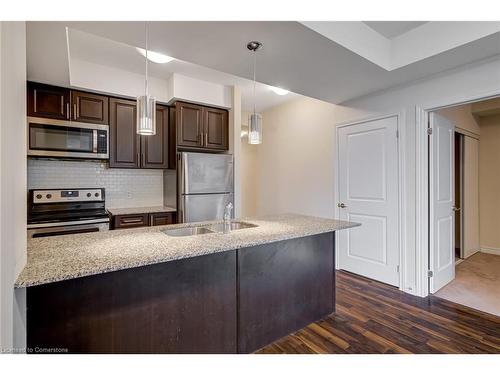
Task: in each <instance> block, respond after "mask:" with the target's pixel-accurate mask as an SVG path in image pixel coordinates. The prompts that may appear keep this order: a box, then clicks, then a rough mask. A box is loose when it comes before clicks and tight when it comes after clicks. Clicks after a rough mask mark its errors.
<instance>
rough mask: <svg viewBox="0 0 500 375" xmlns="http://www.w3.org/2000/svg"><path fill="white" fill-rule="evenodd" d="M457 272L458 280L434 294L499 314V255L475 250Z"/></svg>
mask: <svg viewBox="0 0 500 375" xmlns="http://www.w3.org/2000/svg"><path fill="white" fill-rule="evenodd" d="M455 272H456V274H455V280H453V281H452V282H451V283H449V284H448V285H446V286H445V287H444V288H442V289H441V290H439V291H438V292H437V293H436V294H435V296H437V297H440V298H444V299H447V300H449V301H452V302H456V303H460V304H462V305H465V306H469V307H472V308H474V309H477V310H480V311H484V312H487V313H490V314H495V315H498V316H500V256H498V255H493V254H486V253H476V254H474V255H472V256H471V257H469V258H467V259H466V260H464V261H463V262H460V263H459V264H458V265H457V266H456V268H455Z"/></svg>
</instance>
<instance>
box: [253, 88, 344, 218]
mask: <svg viewBox="0 0 500 375" xmlns="http://www.w3.org/2000/svg"><path fill="white" fill-rule="evenodd" d="M262 118H263V122H262V123H263V142H262V144H261V145H258V146H256V147H257V170H256V176H257V213H258V214H259V215H265V214H274V213H285V212H293V213H299V214H305V215H315V216H322V217H330V218H331V217H333V216H334V209H333V207H334V203H333V199H334V197H333V183H334V181H333V171H334V170H333V164H334V158H333V157H334V149H335V147H334V124H335V105H333V104H330V103H326V102H322V101H320V100H316V99H312V98H305V97H304V98H299V99H295V100H292V101H289V102H286V103H285V104H281V105H279V106H277V107H274V108H272V109H270V110H268V111H265V112H263V113H262Z"/></svg>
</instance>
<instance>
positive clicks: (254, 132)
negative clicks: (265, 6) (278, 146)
mask: <svg viewBox="0 0 500 375" xmlns="http://www.w3.org/2000/svg"><path fill="white" fill-rule="evenodd" d="M247 48H248V49H249V50H250V51H252V52H253V113H252V114H250V116H248V143H249V144H251V145H260V144H261V143H262V116H261V115H260V114H259V113H257V109H256V104H255V85H256V82H257V81H256V76H257V55H256V52H257V51H258V50H259V49H261V48H262V43H261V42H257V41H252V42H248V44H247Z"/></svg>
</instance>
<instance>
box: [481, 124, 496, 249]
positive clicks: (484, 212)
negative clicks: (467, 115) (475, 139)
mask: <svg viewBox="0 0 500 375" xmlns="http://www.w3.org/2000/svg"><path fill="white" fill-rule="evenodd" d="M499 166H500V115H496V116H487V117H481V144H480V147H479V221H480V223H481V225H480V235H479V238H480V243H481V249H482V250H485V251H488V250H490V251H493V252H495V253H497V254H500V231H499V223H500V172H499V171H500V167H499Z"/></svg>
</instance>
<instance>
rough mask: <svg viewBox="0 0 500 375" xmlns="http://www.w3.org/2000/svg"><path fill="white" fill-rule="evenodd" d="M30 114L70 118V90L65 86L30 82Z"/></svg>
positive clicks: (59, 118)
mask: <svg viewBox="0 0 500 375" xmlns="http://www.w3.org/2000/svg"><path fill="white" fill-rule="evenodd" d="M27 91H28V100H27V104H28V111H27V112H28V116H34V117H45V118H53V119H57V120H69V119H70V109H69V107H70V103H69V101H70V90H69V89H66V88H63V87H56V86H50V85H45V84H41V83H35V82H28V85H27Z"/></svg>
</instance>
